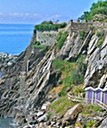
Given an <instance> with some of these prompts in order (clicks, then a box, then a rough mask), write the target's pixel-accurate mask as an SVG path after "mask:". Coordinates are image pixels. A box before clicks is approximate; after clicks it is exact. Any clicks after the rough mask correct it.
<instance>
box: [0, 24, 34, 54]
mask: <svg viewBox="0 0 107 128" xmlns="http://www.w3.org/2000/svg"><path fill="white" fill-rule="evenodd" d="M33 29H34V25H32V24H0V52H6V53H12V54H19V53H21V52H22V51H23V50H25V48H26V47H27V46H28V44H29V43H30V40H31V38H32V34H33Z"/></svg>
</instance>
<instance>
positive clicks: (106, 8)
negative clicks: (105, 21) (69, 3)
mask: <svg viewBox="0 0 107 128" xmlns="http://www.w3.org/2000/svg"><path fill="white" fill-rule="evenodd" d="M96 14H102V15H106V16H107V0H104V1H98V2H96V3H93V4H92V6H91V8H90V10H89V11H85V12H84V14H83V15H82V16H81V17H80V18H79V19H80V20H87V21H88V20H92V19H93V17H94V16H95V15H96Z"/></svg>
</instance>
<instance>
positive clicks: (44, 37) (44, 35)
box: [36, 31, 58, 45]
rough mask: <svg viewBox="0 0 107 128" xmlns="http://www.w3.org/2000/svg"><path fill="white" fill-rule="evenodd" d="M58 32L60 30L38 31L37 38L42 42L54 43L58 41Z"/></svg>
mask: <svg viewBox="0 0 107 128" xmlns="http://www.w3.org/2000/svg"><path fill="white" fill-rule="evenodd" d="M57 34H58V31H44V32H40V31H37V32H36V39H37V41H39V42H40V43H41V44H47V45H52V44H53V43H55V41H56V36H57Z"/></svg>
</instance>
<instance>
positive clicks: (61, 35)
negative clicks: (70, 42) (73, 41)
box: [57, 31, 68, 49]
mask: <svg viewBox="0 0 107 128" xmlns="http://www.w3.org/2000/svg"><path fill="white" fill-rule="evenodd" d="M67 36H68V32H62V31H60V32H59V33H58V36H57V47H58V49H61V48H62V46H63V44H64V42H65V40H66V38H67Z"/></svg>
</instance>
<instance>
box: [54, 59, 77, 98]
mask: <svg viewBox="0 0 107 128" xmlns="http://www.w3.org/2000/svg"><path fill="white" fill-rule="evenodd" d="M53 67H54V68H55V69H57V70H59V71H60V72H61V79H62V82H61V85H62V88H61V91H60V92H59V95H60V96H64V95H66V93H67V91H68V90H69V88H71V87H72V84H73V77H72V76H71V72H72V71H73V70H75V69H76V63H70V62H68V61H63V60H57V59H55V60H54V61H53ZM61 85H60V86H61Z"/></svg>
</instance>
